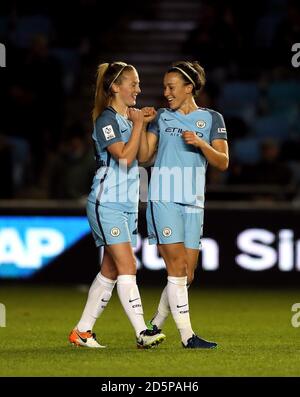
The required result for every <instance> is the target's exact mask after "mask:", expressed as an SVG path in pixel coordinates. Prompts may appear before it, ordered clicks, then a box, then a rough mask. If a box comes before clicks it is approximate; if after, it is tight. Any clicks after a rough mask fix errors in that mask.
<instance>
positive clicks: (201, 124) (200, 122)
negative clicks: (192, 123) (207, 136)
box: [196, 120, 206, 128]
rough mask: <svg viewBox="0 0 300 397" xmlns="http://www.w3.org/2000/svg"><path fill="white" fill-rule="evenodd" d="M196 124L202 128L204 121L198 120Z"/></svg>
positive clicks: (204, 124)
mask: <svg viewBox="0 0 300 397" xmlns="http://www.w3.org/2000/svg"><path fill="white" fill-rule="evenodd" d="M196 126H197V127H198V128H204V127H205V126H206V122H205V121H204V120H198V121H197V123H196Z"/></svg>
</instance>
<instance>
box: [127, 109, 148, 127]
mask: <svg viewBox="0 0 300 397" xmlns="http://www.w3.org/2000/svg"><path fill="white" fill-rule="evenodd" d="M127 114H128V120H131V121H132V122H133V124H143V121H144V113H143V112H142V111H141V110H140V109H136V108H129V109H128V113H127Z"/></svg>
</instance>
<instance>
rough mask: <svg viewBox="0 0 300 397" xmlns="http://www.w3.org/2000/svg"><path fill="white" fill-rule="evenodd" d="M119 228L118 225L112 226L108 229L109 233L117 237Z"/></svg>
mask: <svg viewBox="0 0 300 397" xmlns="http://www.w3.org/2000/svg"><path fill="white" fill-rule="evenodd" d="M120 233H121V232H120V229H119V228H118V227H113V228H112V229H111V231H110V234H111V235H112V236H113V237H118V236H119V235H120Z"/></svg>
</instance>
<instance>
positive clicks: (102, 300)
mask: <svg viewBox="0 0 300 397" xmlns="http://www.w3.org/2000/svg"><path fill="white" fill-rule="evenodd" d="M101 302H109V300H108V301H106V300H105V299H101Z"/></svg>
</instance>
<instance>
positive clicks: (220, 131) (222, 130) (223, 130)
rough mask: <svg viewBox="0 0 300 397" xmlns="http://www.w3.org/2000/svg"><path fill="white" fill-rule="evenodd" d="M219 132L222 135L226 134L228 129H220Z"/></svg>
mask: <svg viewBox="0 0 300 397" xmlns="http://www.w3.org/2000/svg"><path fill="white" fill-rule="evenodd" d="M218 132H219V133H220V134H222V133H224V132H226V128H218Z"/></svg>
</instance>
